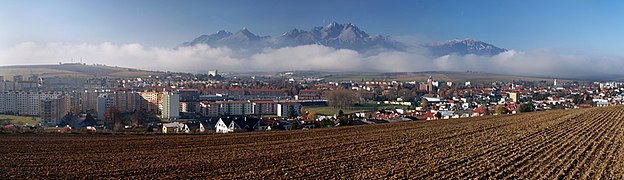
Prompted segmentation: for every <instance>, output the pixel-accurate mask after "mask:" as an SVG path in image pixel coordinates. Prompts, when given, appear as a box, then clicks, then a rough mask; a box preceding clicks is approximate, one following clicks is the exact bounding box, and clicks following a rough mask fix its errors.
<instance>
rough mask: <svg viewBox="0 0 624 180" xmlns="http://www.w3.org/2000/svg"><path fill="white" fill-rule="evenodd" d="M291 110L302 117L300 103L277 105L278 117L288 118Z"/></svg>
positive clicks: (281, 103) (280, 103)
mask: <svg viewBox="0 0 624 180" xmlns="http://www.w3.org/2000/svg"><path fill="white" fill-rule="evenodd" d="M291 109H294V110H295V114H296V115H301V104H300V103H298V102H279V103H277V115H278V116H282V117H286V116H288V113H289V112H290V110H291Z"/></svg>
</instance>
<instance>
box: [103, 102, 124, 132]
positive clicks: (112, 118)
mask: <svg viewBox="0 0 624 180" xmlns="http://www.w3.org/2000/svg"><path fill="white" fill-rule="evenodd" d="M103 121H104V125H105V126H107V127H110V128H111V129H113V130H114V131H118V130H121V129H123V122H122V119H121V113H120V112H119V110H117V108H114V107H109V108H106V112H104V119H103Z"/></svg>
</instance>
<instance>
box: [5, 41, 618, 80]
mask: <svg viewBox="0 0 624 180" xmlns="http://www.w3.org/2000/svg"><path fill="white" fill-rule="evenodd" d="M240 54H241V53H240V52H237V51H235V50H232V49H229V48H227V47H209V46H207V45H197V46H192V47H180V48H175V49H172V48H159V47H144V46H142V45H140V44H113V43H102V44H63V43H49V44H37V43H33V42H25V43H21V44H17V45H15V46H12V47H9V48H6V49H0V65H24V64H54V63H58V62H69V61H70V60H71V59H72V58H73V59H74V60H75V61H77V60H78V59H80V58H83V59H84V62H85V63H88V64H94V63H97V64H106V65H114V66H123V67H132V68H140V69H146V70H170V71H185V72H206V71H208V70H209V69H219V70H222V71H236V72H251V71H289V70H322V71H378V72H414V71H467V70H471V71H479V72H490V73H500V74H514V75H530V76H551V77H569V78H585V77H608V76H613V75H624V71H621V70H620V68H621V67H624V66H623V65H624V63H623V62H622V61H620V60H619V58H615V57H611V58H604V57H601V58H594V57H587V56H571V55H562V54H558V53H554V52H549V51H531V52H518V51H514V50H511V51H508V52H504V53H501V54H499V55H496V56H491V57H490V56H475V55H466V56H459V55H447V56H442V57H438V58H430V57H428V56H427V55H426V54H427V53H426V52H424V51H423V50H422V49H420V50H419V49H414V50H410V51H408V52H399V51H384V52H379V53H374V54H372V55H371V54H368V53H367V54H362V53H358V52H357V51H353V50H347V49H334V48H330V47H325V46H322V45H305V46H297V47H285V48H279V49H272V48H266V49H264V50H262V51H261V52H258V53H252V55H249V56H245V57H241V55H240Z"/></svg>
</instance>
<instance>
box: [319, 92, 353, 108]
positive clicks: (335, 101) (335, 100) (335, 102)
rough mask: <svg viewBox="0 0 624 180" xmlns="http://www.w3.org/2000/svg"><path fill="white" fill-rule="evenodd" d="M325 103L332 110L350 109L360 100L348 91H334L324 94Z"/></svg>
mask: <svg viewBox="0 0 624 180" xmlns="http://www.w3.org/2000/svg"><path fill="white" fill-rule="evenodd" d="M325 96H326V98H327V103H328V104H329V106H332V107H334V108H345V107H351V106H353V105H355V104H357V103H358V101H359V100H360V98H359V97H358V95H357V93H356V92H354V91H352V90H349V89H343V88H339V89H335V90H333V91H329V92H327V93H326V94H325Z"/></svg>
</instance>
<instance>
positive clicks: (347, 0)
mask: <svg viewBox="0 0 624 180" xmlns="http://www.w3.org/2000/svg"><path fill="white" fill-rule="evenodd" d="M623 9H624V1H573V0H567V1H554V0H553V1H503V0H497V1H494V0H491V1H465V0H463V1H462V0H457V1H444V0H442V1H433V0H432V1H419V0H405V1H399V0H396V1H381V0H380V1H364V0H344V1H319V0H315V1H293V0H262V1H258V0H227V1H225V0H222V1H207V0H206V1H161V0H97V1H96V0H84V1H77V0H55V1H48V0H19V1H9V0H1V1H0V47H10V46H12V45H15V44H18V43H21V42H26V41H33V42H38V43H49V42H64V43H102V42H112V43H139V44H143V45H145V46H157V47H174V46H176V45H178V44H180V43H182V42H184V41H189V40H192V39H193V38H194V37H197V36H199V35H200V34H210V33H213V32H216V31H218V30H221V29H225V30H229V31H237V30H239V29H240V28H242V27H247V28H248V29H250V30H251V31H252V32H254V33H256V34H259V35H279V34H281V33H283V32H285V31H288V30H290V29H292V28H300V29H310V28H311V27H313V26H321V25H325V24H327V23H329V22H331V21H337V22H341V23H347V22H350V23H354V24H356V25H358V26H359V27H360V28H362V29H363V30H364V31H366V32H368V33H369V34H382V35H390V36H414V37H417V38H420V39H422V40H423V41H427V42H428V41H444V40H447V39H453V38H474V39H479V40H482V41H486V42H489V43H492V44H495V45H497V46H500V47H504V48H508V49H517V50H524V51H528V50H536V49H547V50H553V51H558V52H564V53H585V54H603V55H624V53H622V52H620V51H621V49H624V43H623V42H624V35H622V33H623V32H624V22H623V21H622V20H621V18H622V17H624V10H623Z"/></svg>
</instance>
